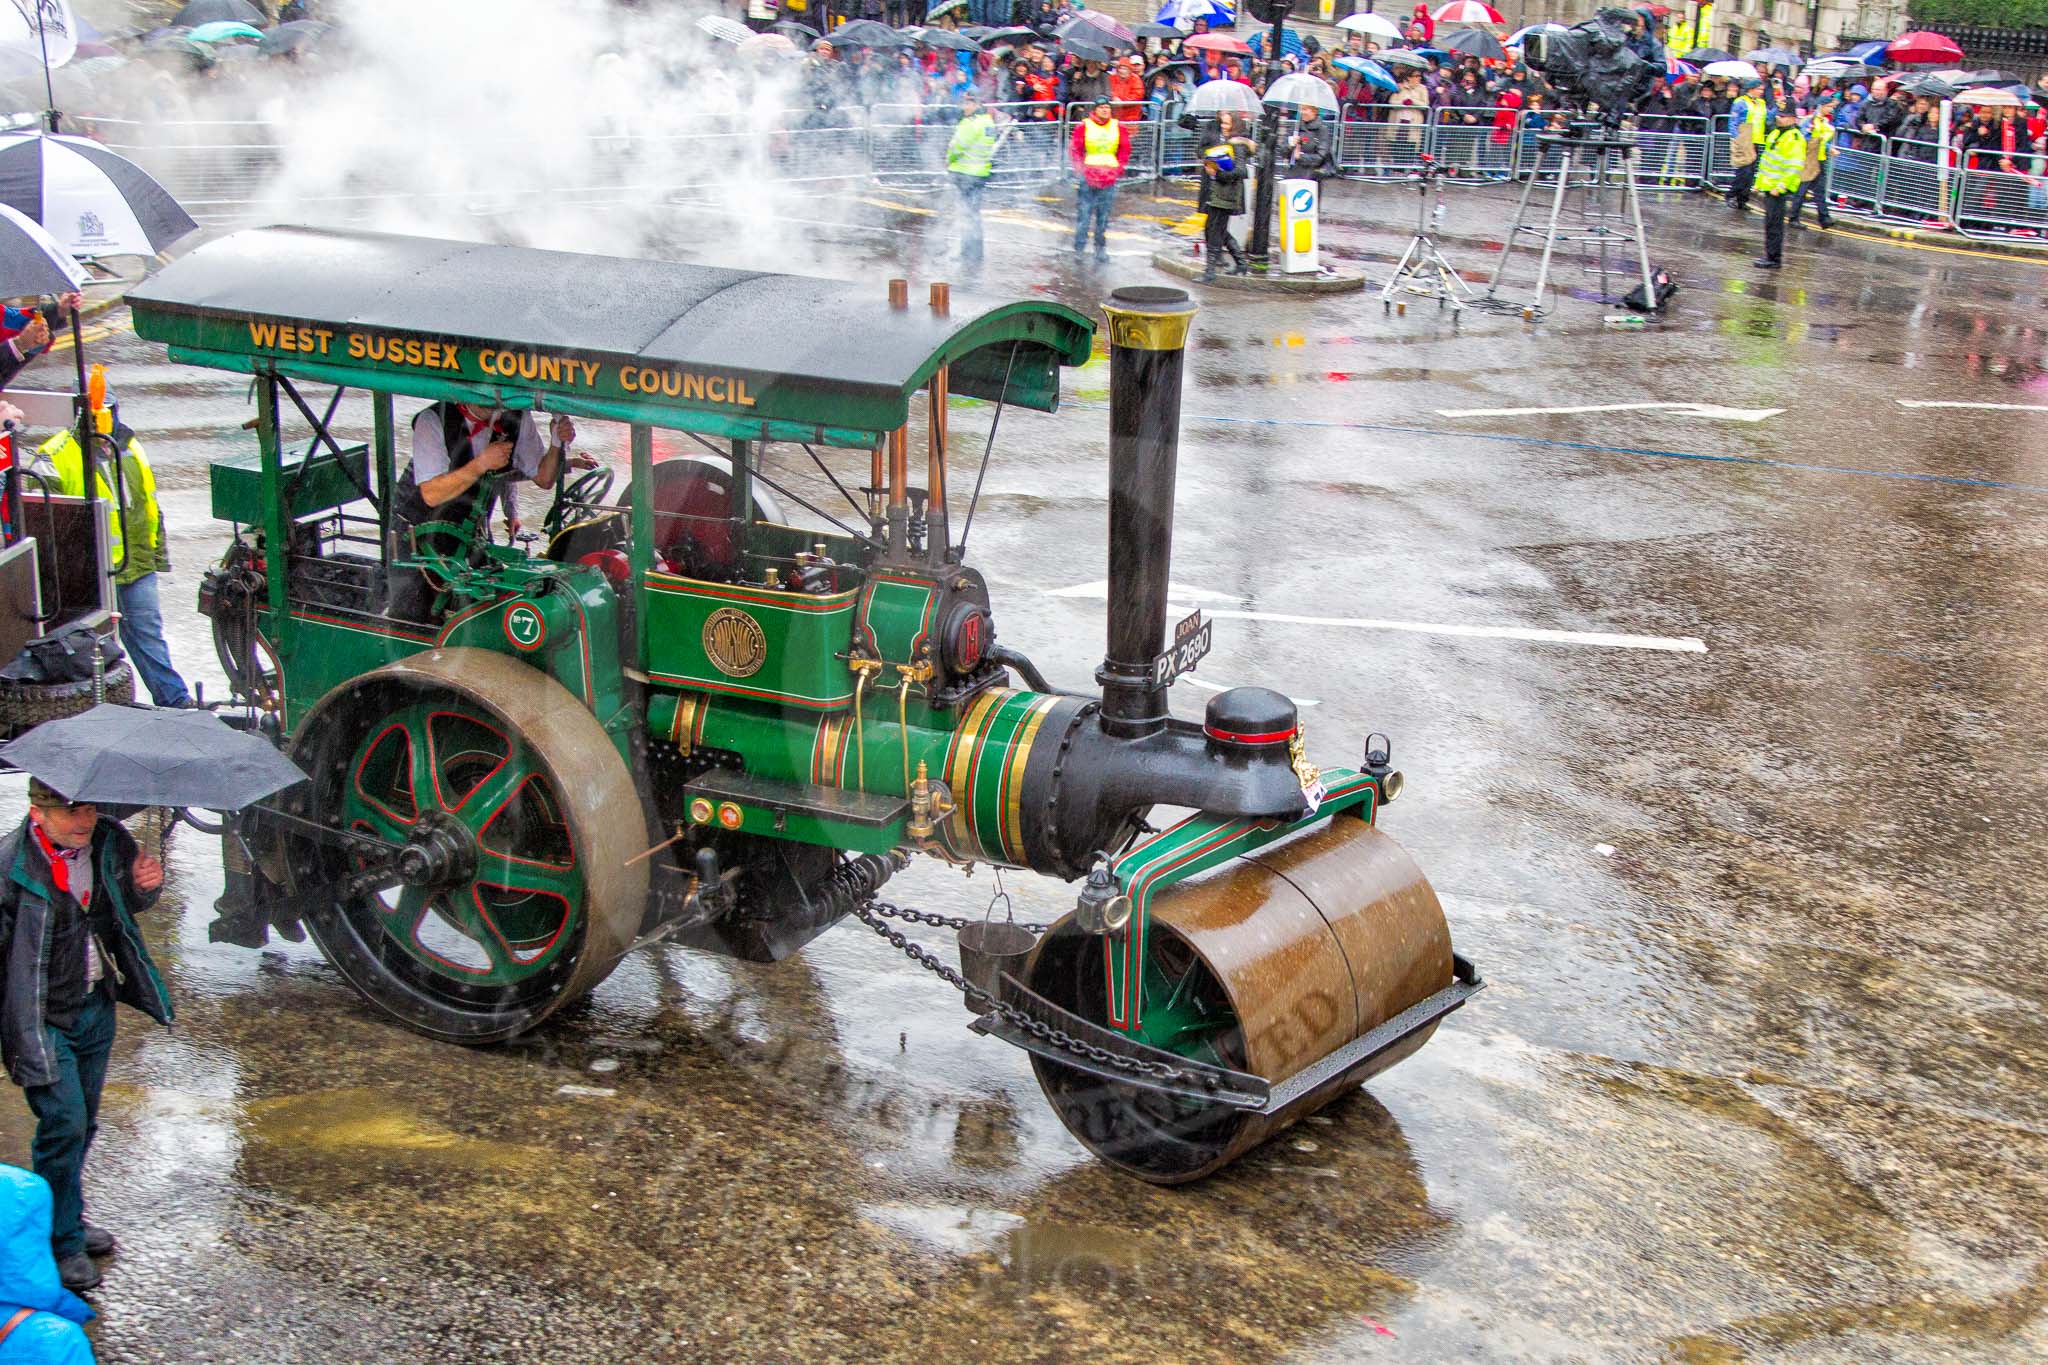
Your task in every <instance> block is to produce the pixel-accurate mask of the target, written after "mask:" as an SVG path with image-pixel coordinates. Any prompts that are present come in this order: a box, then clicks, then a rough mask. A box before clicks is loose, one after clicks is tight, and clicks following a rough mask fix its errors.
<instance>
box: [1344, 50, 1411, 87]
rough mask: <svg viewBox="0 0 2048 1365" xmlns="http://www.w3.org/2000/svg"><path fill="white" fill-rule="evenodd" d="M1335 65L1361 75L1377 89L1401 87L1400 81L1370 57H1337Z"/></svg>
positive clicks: (1355, 74)
mask: <svg viewBox="0 0 2048 1365" xmlns="http://www.w3.org/2000/svg"><path fill="white" fill-rule="evenodd" d="M1336 66H1337V69H1338V70H1339V71H1349V72H1350V73H1351V74H1352V75H1354V76H1360V77H1363V78H1364V80H1365V83H1366V84H1367V85H1370V86H1374V87H1376V88H1377V89H1380V90H1398V89H1400V88H1401V83H1400V82H1399V81H1397V80H1395V79H1394V76H1393V73H1392V72H1390V71H1388V70H1387V69H1386V68H1385V67H1384V66H1381V65H1380V64H1379V63H1378V62H1376V61H1373V60H1371V59H1370V58H1367V57H1339V58H1338V59H1337V61H1336Z"/></svg>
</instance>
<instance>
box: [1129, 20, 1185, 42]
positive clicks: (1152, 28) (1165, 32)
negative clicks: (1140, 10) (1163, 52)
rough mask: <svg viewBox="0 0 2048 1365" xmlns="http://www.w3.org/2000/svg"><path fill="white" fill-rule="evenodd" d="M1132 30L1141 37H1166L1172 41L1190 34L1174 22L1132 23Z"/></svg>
mask: <svg viewBox="0 0 2048 1365" xmlns="http://www.w3.org/2000/svg"><path fill="white" fill-rule="evenodd" d="M1131 32H1132V34H1133V35H1135V36H1136V37H1139V38H1165V39H1168V40H1170V41H1178V40H1179V39H1182V38H1185V37H1187V36H1188V35H1187V34H1185V33H1182V32H1181V31H1180V30H1179V29H1177V28H1175V27H1174V26H1173V25H1172V24H1132V25H1131Z"/></svg>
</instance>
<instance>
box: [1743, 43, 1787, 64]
mask: <svg viewBox="0 0 2048 1365" xmlns="http://www.w3.org/2000/svg"><path fill="white" fill-rule="evenodd" d="M1742 60H1744V61H1745V62H1749V63H1750V64H1751V65H1754V66H1759V67H1764V66H1797V65H1799V54H1798V53H1797V52H1794V51H1793V50H1792V49H1791V48H1789V47H1760V48H1758V49H1757V50H1756V51H1754V52H1746V53H1744V54H1743V57H1742Z"/></svg>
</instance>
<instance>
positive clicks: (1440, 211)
mask: <svg viewBox="0 0 2048 1365" xmlns="http://www.w3.org/2000/svg"><path fill="white" fill-rule="evenodd" d="M1422 160H1423V166H1422V175H1421V177H1420V178H1419V179H1418V180H1417V181H1416V185H1415V193H1416V208H1415V235H1414V237H1412V238H1410V239H1409V241H1408V249H1407V250H1406V251H1404V252H1402V253H1401V263H1400V264H1399V265H1397V266H1395V267H1394V273H1393V274H1392V275H1389V276H1388V277H1387V283H1386V286H1385V287H1384V288H1382V289H1381V290H1380V306H1381V307H1382V308H1384V309H1392V308H1393V306H1394V295H1395V294H1396V293H1399V292H1402V291H1406V292H1407V293H1410V294H1417V295H1420V296H1421V297H1423V298H1426V299H1435V300H1436V306H1437V307H1438V308H1442V307H1443V306H1444V305H1445V304H1449V305H1450V306H1451V309H1452V312H1453V314H1454V315H1456V314H1462V313H1463V312H1464V311H1465V305H1466V304H1467V303H1468V302H1470V301H1471V300H1472V298H1473V297H1474V295H1473V292H1472V286H1471V285H1469V284H1466V283H1465V281H1464V280H1462V279H1460V278H1459V277H1458V272H1457V271H1456V270H1455V269H1453V268H1452V266H1451V263H1450V261H1448V260H1446V259H1445V257H1444V253H1443V249H1442V248H1441V247H1439V246H1438V245H1437V244H1436V238H1435V237H1433V236H1432V235H1430V229H1431V228H1432V227H1433V226H1441V225H1442V224H1443V221H1444V185H1443V168H1442V167H1440V166H1438V165H1437V164H1436V163H1435V161H1434V159H1432V158H1430V157H1427V156H1425V157H1424V158H1423V159H1422ZM1401 311H1402V312H1404V313H1405V312H1407V311H1408V305H1407V304H1405V303H1404V304H1402V305H1401Z"/></svg>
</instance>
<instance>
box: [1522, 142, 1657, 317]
mask: <svg viewBox="0 0 2048 1365" xmlns="http://www.w3.org/2000/svg"><path fill="white" fill-rule="evenodd" d="M1536 144H1537V147H1538V152H1537V157H1536V167H1535V169H1534V170H1533V171H1532V172H1531V173H1530V175H1529V182H1528V184H1527V185H1525V186H1523V188H1522V201H1521V203H1520V205H1518V206H1517V207H1516V209H1515V221H1514V224H1513V225H1512V226H1511V227H1510V228H1509V229H1508V235H1507V242H1506V245H1505V246H1504V247H1503V248H1502V250H1501V254H1500V261H1499V263H1498V264H1496V265H1495V266H1494V268H1493V280H1492V282H1491V283H1490V284H1489V285H1488V286H1487V289H1486V302H1488V303H1495V302H1498V303H1501V304H1508V303H1509V301H1508V300H1504V299H1497V295H1498V294H1499V293H1500V284H1501V277H1502V276H1503V275H1505V274H1506V273H1507V268H1508V258H1509V257H1510V256H1512V255H1514V252H1515V244H1516V243H1517V242H1520V241H1522V240H1524V239H1525V237H1541V238H1542V239H1543V254H1542V257H1541V259H1540V260H1539V261H1538V263H1537V266H1536V290H1535V292H1534V293H1533V294H1531V295H1530V297H1529V301H1528V302H1527V303H1526V304H1523V305H1521V307H1520V309H1519V311H1520V312H1521V314H1522V316H1523V317H1525V318H1535V317H1539V316H1541V315H1542V314H1543V313H1544V312H1546V311H1547V310H1546V309H1545V308H1544V306H1543V290H1544V286H1545V285H1547V284H1548V283H1549V282H1550V262H1551V257H1552V256H1553V255H1555V254H1556V251H1557V247H1558V244H1559V243H1580V244H1584V245H1588V246H1597V247H1598V248H1599V267H1598V269H1599V272H1600V297H1601V298H1602V299H1603V300H1606V299H1608V298H1609V295H1608V292H1607V277H1608V274H1609V273H1610V272H1609V269H1608V252H1609V251H1611V250H1618V249H1620V248H1623V247H1632V248H1634V251H1633V256H1634V259H1633V261H1631V262H1629V264H1632V265H1634V266H1635V267H1637V268H1638V269H1640V270H1641V272H1642V278H1643V297H1644V298H1645V299H1647V300H1649V301H1651V304H1652V306H1653V308H1661V307H1662V306H1663V305H1662V304H1661V303H1658V302H1657V286H1656V282H1655V280H1654V279H1653V278H1652V276H1651V270H1650V243H1649V239H1648V238H1647V237H1646V236H1645V235H1644V233H1643V201H1642V198H1641V196H1640V195H1639V194H1638V193H1637V192H1636V171H1637V168H1638V166H1639V165H1640V163H1641V160H1642V151H1641V149H1640V148H1638V147H1637V146H1636V143H1635V139H1634V138H1633V137H1630V136H1628V135H1627V134H1625V133H1623V132H1622V131H1621V130H1620V129H1618V128H1603V127H1600V126H1599V125H1597V124H1590V123H1580V124H1574V125H1573V126H1572V128H1571V129H1570V130H1569V131H1567V132H1562V133H1540V134H1538V135H1537V138H1536ZM1553 168H1554V169H1555V171H1556V174H1557V192H1556V193H1555V194H1553V195H1552V196H1551V200H1550V217H1549V219H1548V221H1547V222H1545V223H1543V224H1541V225H1538V224H1535V223H1531V222H1530V221H1529V201H1530V200H1531V199H1532V198H1533V197H1534V196H1535V193H1536V183H1537V182H1538V181H1539V180H1541V179H1542V178H1543V176H1544V174H1545V172H1547V171H1549V170H1552V169H1553ZM1575 177H1576V181H1575ZM1617 187H1619V188H1620V191H1621V206H1620V209H1619V211H1610V205H1611V202H1612V201H1611V192H1612V191H1613V190H1614V189H1615V188H1617ZM1573 190H1576V191H1578V195H1579V198H1578V222H1577V223H1576V224H1569V223H1565V222H1564V221H1563V220H1564V217H1565V198H1566V196H1567V195H1568V194H1570V193H1571V192H1572V191H1573Z"/></svg>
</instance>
